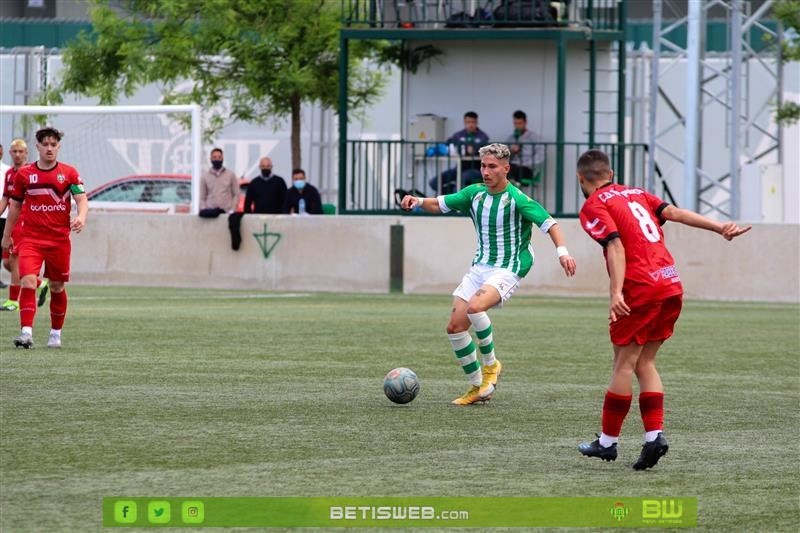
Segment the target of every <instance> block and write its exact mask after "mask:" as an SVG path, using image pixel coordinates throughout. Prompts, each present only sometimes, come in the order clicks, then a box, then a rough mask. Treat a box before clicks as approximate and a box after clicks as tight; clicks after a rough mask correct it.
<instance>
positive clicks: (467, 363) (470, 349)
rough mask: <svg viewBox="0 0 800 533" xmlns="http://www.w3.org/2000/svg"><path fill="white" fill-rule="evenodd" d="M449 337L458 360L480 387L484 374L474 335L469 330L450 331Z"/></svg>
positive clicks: (473, 383)
mask: <svg viewBox="0 0 800 533" xmlns="http://www.w3.org/2000/svg"><path fill="white" fill-rule="evenodd" d="M447 338H448V339H450V345H451V346H452V347H453V351H454V352H455V353H456V360H457V361H458V364H459V365H461V368H462V369H463V370H464V373H465V374H466V375H467V379H468V380H469V382H470V383H471V384H472V385H475V386H477V387H480V386H481V382H482V381H483V375H482V374H481V365H480V363H479V362H478V355H477V351H478V350H477V349H476V348H475V343H474V342H472V336H471V335H470V334H469V331H462V332H460V333H448V334H447Z"/></svg>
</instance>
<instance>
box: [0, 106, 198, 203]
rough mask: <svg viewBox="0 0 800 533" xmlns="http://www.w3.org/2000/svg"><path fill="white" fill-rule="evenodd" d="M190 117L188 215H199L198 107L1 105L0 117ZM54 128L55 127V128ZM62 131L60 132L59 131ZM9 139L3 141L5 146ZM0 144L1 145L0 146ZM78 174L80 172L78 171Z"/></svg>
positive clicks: (0, 142)
mask: <svg viewBox="0 0 800 533" xmlns="http://www.w3.org/2000/svg"><path fill="white" fill-rule="evenodd" d="M153 113H157V114H169V113H189V114H190V115H191V128H190V136H191V147H192V148H191V175H192V199H191V213H192V214H197V213H198V212H199V211H200V173H201V165H202V163H201V158H202V153H201V152H202V146H203V145H202V123H201V120H202V115H201V107H200V106H199V105H197V104H189V105H118V106H69V105H64V106H33V105H0V117H3V115H44V116H52V115H96V114H108V115H142V114H153ZM54 126H55V127H57V125H54ZM59 129H61V128H59ZM10 140H11V139H2V141H5V142H6V143H8V142H10ZM2 141H0V144H3V143H2ZM78 170H80V168H78Z"/></svg>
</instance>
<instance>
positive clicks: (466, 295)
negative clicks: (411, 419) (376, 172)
mask: <svg viewBox="0 0 800 533" xmlns="http://www.w3.org/2000/svg"><path fill="white" fill-rule="evenodd" d="M510 155H511V152H510V151H509V149H508V146H506V145H504V144H497V143H495V144H490V145H488V146H484V147H483V148H481V149H480V157H481V175H482V176H483V183H476V184H473V185H470V186H468V187H465V188H464V189H462V190H461V191H459V192H457V193H455V194H448V195H446V196H439V197H438V198H419V197H415V196H406V197H405V198H403V200H402V202H401V207H402V208H403V209H406V210H410V209H413V208H414V207H420V208H422V209H423V210H425V211H427V212H428V213H447V212H448V211H451V210H457V211H464V212H468V213H469V214H470V216H471V217H472V222H473V224H474V225H475V232H476V233H477V236H478V249H477V251H476V252H475V257H474V259H473V260H472V268H470V271H469V272H468V273H467V274H466V275H465V276H464V278H463V279H462V281H461V285H459V286H458V288H456V290H455V291H454V292H453V296H454V297H455V298H454V299H453V310H452V313H451V315H450V321H449V322H448V324H447V336H448V337H449V339H450V344H451V345H452V347H453V351H454V352H455V353H456V358H457V359H458V361H459V363H460V364H461V368H462V369H463V370H464V373H465V374H466V375H467V378H468V380H469V382H470V388H469V390H467V392H466V393H465V394H464V395H462V396H460V397H459V398H456V399H455V400H453V403H454V404H456V405H470V404H473V403H475V402H481V401H486V400H490V399H491V398H492V396H493V395H494V392H495V388H496V386H497V380H498V378H499V377H500V371H501V369H502V365H501V364H500V361H499V360H498V359H497V358H496V357H495V353H494V339H493V336H492V322H491V320H489V315H488V314H486V311H487V310H488V309H491V308H492V307H495V306H498V305H501V304H502V303H504V302H505V301H506V300H508V299H509V298H510V297H511V295H512V294H513V293H514V290H515V289H516V288H517V286H518V285H519V282H520V280H521V279H522V278H523V277H525V275H526V274H527V273H528V272H529V271H530V269H531V267H532V266H533V252H532V251H531V248H530V242H531V230H532V226H533V224H536V226H537V227H538V228H539V229H540V230H541V231H542V232H543V233H546V234H548V235H549V236H550V238H551V239H552V241H553V244H554V245H555V246H556V251H557V255H558V259H559V262H560V263H561V267H562V268H563V269H564V272H565V273H566V275H567V276H573V275H574V274H575V260H574V259H573V258H572V257H571V256H570V255H569V252H568V251H567V248H566V246H565V242H564V237H563V235H562V234H561V230H560V229H559V228H558V225H557V223H556V221H555V220H553V218H552V217H551V216H550V215H549V214H548V213H547V211H545V209H544V208H543V207H542V206H541V205H539V203H538V202H536V201H535V200H532V199H531V198H530V197H528V196H527V195H526V194H525V193H523V192H522V191H520V190H519V189H518V188H517V187H516V186H514V184H512V183H510V182H509V181H508V177H507V176H508V171H509V169H510V166H509V163H508V159H509V157H510ZM470 326H472V327H474V328H475V335H476V336H477V338H478V344H477V347H476V345H475V343H474V342H473V340H472V336H471V335H470V333H469V328H470ZM478 350H480V352H481V359H482V362H483V366H482V367H481V361H479V360H478V356H477V352H478Z"/></svg>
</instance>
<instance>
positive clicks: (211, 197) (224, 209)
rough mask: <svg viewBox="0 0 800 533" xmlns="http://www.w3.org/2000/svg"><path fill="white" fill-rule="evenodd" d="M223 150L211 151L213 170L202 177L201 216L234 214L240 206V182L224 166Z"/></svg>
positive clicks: (215, 149)
mask: <svg viewBox="0 0 800 533" xmlns="http://www.w3.org/2000/svg"><path fill="white" fill-rule="evenodd" d="M223 162H224V159H223V154H222V150H221V149H220V148H214V149H213V150H211V168H210V169H208V170H206V171H205V172H203V174H202V176H200V216H201V217H218V216H219V215H221V214H223V213H233V212H234V211H236V206H237V205H238V204H239V180H238V178H237V177H236V174H234V172H233V171H232V170H230V169H227V168H225V166H224V165H223Z"/></svg>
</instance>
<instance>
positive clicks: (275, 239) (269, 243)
mask: <svg viewBox="0 0 800 533" xmlns="http://www.w3.org/2000/svg"><path fill="white" fill-rule="evenodd" d="M253 237H255V239H256V242H258V245H259V246H260V247H261V253H262V254H264V259H269V255H270V254H271V253H272V250H274V249H275V247H276V246H278V243H279V242H281V234H280V233H274V232H269V231H267V225H266V224H264V231H262V232H261V233H253Z"/></svg>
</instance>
